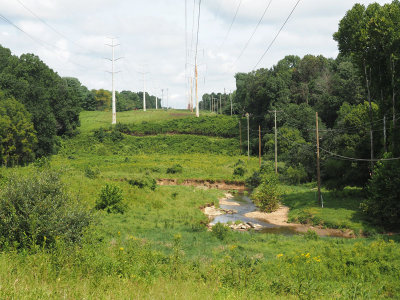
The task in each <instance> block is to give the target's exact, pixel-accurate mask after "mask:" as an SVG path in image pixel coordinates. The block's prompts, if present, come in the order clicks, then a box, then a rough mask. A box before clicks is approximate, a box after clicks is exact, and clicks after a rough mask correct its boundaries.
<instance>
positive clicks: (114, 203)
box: [95, 183, 126, 214]
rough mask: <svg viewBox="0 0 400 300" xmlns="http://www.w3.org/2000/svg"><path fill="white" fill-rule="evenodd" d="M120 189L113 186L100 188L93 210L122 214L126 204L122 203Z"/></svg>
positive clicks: (107, 185)
mask: <svg viewBox="0 0 400 300" xmlns="http://www.w3.org/2000/svg"><path fill="white" fill-rule="evenodd" d="M123 200H124V198H123V197H122V189H121V188H119V187H118V186H116V185H113V184H108V183H107V184H106V185H105V186H103V187H102V189H101V192H100V195H99V198H98V199H97V201H96V206H95V208H96V209H98V210H105V211H106V212H108V213H119V214H123V213H124V212H125V210H126V204H125V203H124V202H123Z"/></svg>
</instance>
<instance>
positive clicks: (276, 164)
mask: <svg viewBox="0 0 400 300" xmlns="http://www.w3.org/2000/svg"><path fill="white" fill-rule="evenodd" d="M268 112H273V113H274V117H275V127H274V132H275V174H278V127H277V126H276V113H278V112H281V111H277V110H270V111H268Z"/></svg>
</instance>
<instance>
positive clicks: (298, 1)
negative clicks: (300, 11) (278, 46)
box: [253, 0, 300, 69]
mask: <svg viewBox="0 0 400 300" xmlns="http://www.w3.org/2000/svg"><path fill="white" fill-rule="evenodd" d="M299 3H300V0H297V2H296V5H295V6H294V7H293V9H292V11H291V12H290V14H289V16H288V17H287V18H286V20H285V22H284V23H283V25H282V26H281V28H280V29H279V31H278V33H277V34H276V35H275V37H274V39H273V40H272V42H271V43H270V44H269V46H268V48H267V50H265V52H264V53H263V55H261V57H260V59H259V60H258V62H257V64H256V65H255V66H254V68H253V69H256V68H257V66H258V65H259V64H260V62H261V61H262V59H263V58H264V56H265V54H267V52H268V51H269V49H271V47H272V45H273V44H274V42H275V40H276V39H277V38H278V36H279V34H280V33H281V31H282V29H283V27H285V25H286V23H287V22H288V21H289V19H290V17H291V16H292V14H293V12H294V11H295V9H296V7H297V6H298V5H299Z"/></svg>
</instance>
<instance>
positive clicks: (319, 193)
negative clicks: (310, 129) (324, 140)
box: [315, 112, 322, 205]
mask: <svg viewBox="0 0 400 300" xmlns="http://www.w3.org/2000/svg"><path fill="white" fill-rule="evenodd" d="M315 122H316V131H315V132H316V135H317V180H318V203H319V204H321V205H322V201H321V171H320V165H319V131H318V112H315Z"/></svg>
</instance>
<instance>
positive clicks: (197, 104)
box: [195, 62, 200, 118]
mask: <svg viewBox="0 0 400 300" xmlns="http://www.w3.org/2000/svg"><path fill="white" fill-rule="evenodd" d="M195 75H196V117H197V118H198V117H199V116H200V114H199V97H198V95H197V62H196V66H195Z"/></svg>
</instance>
